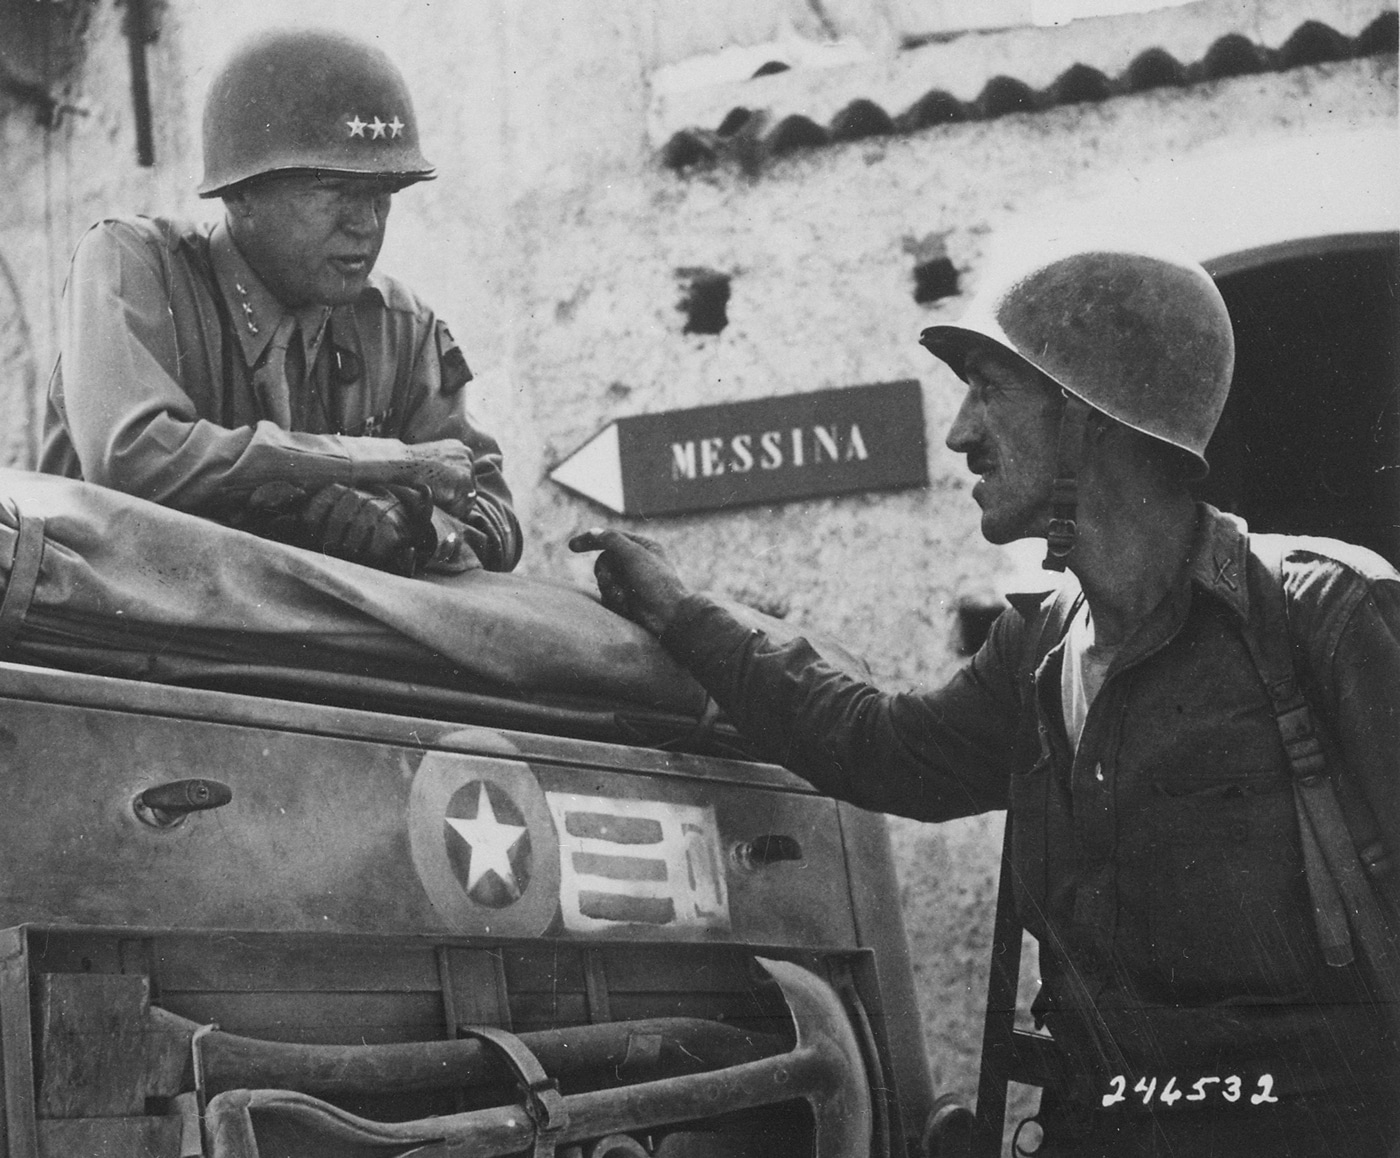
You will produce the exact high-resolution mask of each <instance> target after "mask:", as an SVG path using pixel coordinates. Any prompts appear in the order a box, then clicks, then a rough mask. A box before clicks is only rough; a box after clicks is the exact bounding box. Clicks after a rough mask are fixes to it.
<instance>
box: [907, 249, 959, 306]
mask: <svg viewBox="0 0 1400 1158" xmlns="http://www.w3.org/2000/svg"><path fill="white" fill-rule="evenodd" d="M957 293H958V271H957V267H956V266H954V265H953V263H952V262H951V261H949V260H948V259H947V258H946V257H936V258H934V259H933V260H932V261H921V262H920V263H919V264H918V265H916V266H915V267H914V300H915V301H916V302H918V303H919V305H921V306H926V305H928V304H929V303H930V302H936V301H938V300H939V299H940V298H951V297H955V296H957Z"/></svg>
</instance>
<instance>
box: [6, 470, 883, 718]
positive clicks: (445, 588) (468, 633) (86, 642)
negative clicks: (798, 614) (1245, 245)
mask: <svg viewBox="0 0 1400 1158" xmlns="http://www.w3.org/2000/svg"><path fill="white" fill-rule="evenodd" d="M39 520H42V525H40V523H39ZM22 524H24V525H25V526H26V527H27V530H26V533H25V534H23V535H21V531H20V529H21V525H22ZM40 536H41V541H42V548H41V549H39V548H37V547H36V546H35V544H37V543H38V542H40ZM26 544H27V545H28V548H29V549H28V550H26ZM36 551H37V552H38V553H37V554H36ZM26 560H27V561H28V563H29V570H30V571H31V572H32V573H33V582H32V588H31V585H30V583H29V582H28V581H27V580H28V577H27V576H26V574H25V571H26ZM36 560H37V571H35V570H34V568H33V564H34V562H35V561H36ZM0 576H3V578H4V581H5V585H6V589H5V593H4V603H3V604H0V636H4V635H8V636H9V641H8V647H6V648H5V649H4V651H3V652H2V653H0V654H3V657H4V658H6V659H10V660H14V661H18V662H29V663H40V664H58V665H60V666H65V667H75V666H77V667H82V668H83V669H85V670H89V671H106V672H109V673H110V674H116V675H124V676H138V677H144V678H150V679H157V680H159V679H170V678H180V676H181V675H182V674H183V673H187V672H188V671H190V670H194V669H199V668H200V667H201V665H209V664H229V665H238V664H244V665H258V666H261V667H267V666H272V667H283V668H286V669H288V670H292V669H315V670H321V671H334V672H341V673H347V674H355V675H362V676H374V677H380V678H386V679H398V680H412V681H421V682H425V683H432V684H437V685H440V686H445V687H452V688H456V689H459V690H464V691H474V692H484V693H490V694H494V695H518V696H523V697H530V696H542V697H546V698H548V697H550V696H559V697H565V698H573V697H583V698H586V699H588V700H590V701H593V700H596V701H607V702H620V703H628V704H638V705H644V706H646V707H648V708H654V709H658V710H663V711H668V712H676V713H681V714H685V715H694V716H697V717H698V716H700V715H701V714H702V713H703V712H704V709H705V704H706V696H705V693H704V691H703V690H702V689H701V688H700V687H699V686H698V685H697V684H695V683H694V681H693V680H691V678H690V677H689V676H688V675H687V674H686V673H685V672H684V671H683V670H682V669H681V668H680V667H679V666H678V665H677V664H676V663H675V662H674V661H672V660H671V659H670V657H669V656H667V655H666V653H665V652H664V651H662V649H661V648H660V647H659V646H658V645H657V644H656V642H655V640H653V639H652V638H651V636H650V635H648V634H647V633H646V632H645V631H643V630H642V629H641V628H640V627H637V626H636V625H635V624H633V623H630V622H629V621H627V620H625V619H623V618H621V617H620V616H617V615H614V614H613V613H612V612H610V611H608V610H606V609H605V608H604V607H603V606H602V605H601V604H600V603H599V602H598V601H597V600H596V598H594V597H593V596H592V595H591V594H590V593H588V592H585V591H583V590H581V589H579V588H576V587H573V586H569V585H565V584H559V583H551V582H548V581H543V580H537V579H530V578H527V577H523V576H517V575H499V574H494V573H491V572H486V571H471V572H467V573H466V574H463V575H456V576H442V577H428V578H417V579H407V578H403V577H401V576H397V575H390V574H387V573H385V572H382V571H376V570H373V569H371V568H368V567H362V566H359V565H357V564H354V563H346V562H344V561H342V560H338V559H332V558H329V557H326V556H322V555H320V554H317V553H315V552H312V551H305V550H301V549H299V548H296V547H289V546H286V545H284V544H281V543H276V542H271V541H268V540H265V539H260V538H257V537H255V536H253V535H249V534H247V533H245V532H242V531H237V530H232V529H230V528H228V527H224V526H221V525H219V524H217V523H213V522H209V521H208V520H205V519H201V518H198V517H195V516H192V515H187V514H182V513H181V512H179V511H174V510H171V509H169V508H166V507H162V506H158V505H156V504H154V503H149V502H146V501H145V500H142V499H137V498H133V497H132V496H130V495H125V494H122V493H120V492H118V491H113V490H108V489H106V488H104V487H98V486H93V485H91V484H88V483H82V482H75V481H72V480H69V479H63V478H57V477H54V476H50V475H41V474H34V473H30V472H25V471H15V470H3V469H0ZM21 588H23V589H21ZM745 614H746V615H747V616H748V617H749V618H750V619H751V620H752V621H753V622H754V623H755V624H758V625H761V626H763V627H764V628H765V629H767V630H770V631H772V632H773V633H775V634H776V635H778V636H779V637H790V636H791V635H793V634H794V632H793V629H792V628H791V627H788V626H787V625H784V624H782V623H781V622H779V621H776V620H770V619H768V618H767V617H763V616H759V615H758V614H757V613H754V612H745ZM827 648H828V650H829V651H832V652H833V653H834V658H836V659H837V661H838V662H841V663H843V666H847V667H858V666H859V664H858V661H856V660H854V659H853V658H852V657H850V656H849V655H847V654H846V653H844V652H841V651H840V649H839V648H834V647H833V646H831V645H827Z"/></svg>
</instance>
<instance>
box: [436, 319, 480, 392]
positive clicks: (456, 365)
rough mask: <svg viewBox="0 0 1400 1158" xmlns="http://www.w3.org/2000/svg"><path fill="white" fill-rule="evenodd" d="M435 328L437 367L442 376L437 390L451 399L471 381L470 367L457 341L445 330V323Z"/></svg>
mask: <svg viewBox="0 0 1400 1158" xmlns="http://www.w3.org/2000/svg"><path fill="white" fill-rule="evenodd" d="M436 326H437V333H436V339H437V350H438V366H439V368H440V370H441V374H442V377H441V385H440V386H439V387H438V388H439V389H440V390H441V391H442V393H443V394H444V395H446V396H447V397H448V398H451V397H452V396H453V395H454V394H456V393H458V392H459V391H460V390H461V389H462V387H463V386H465V385H466V384H467V383H468V382H470V381H471V380H472V372H471V367H469V366H468V365H467V358H466V355H465V354H463V353H462V348H461V347H460V346H459V345H457V340H456V339H455V338H454V337H453V336H452V331H451V330H449V329H448V328H447V323H446V322H438V323H436Z"/></svg>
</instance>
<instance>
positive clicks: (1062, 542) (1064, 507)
mask: <svg viewBox="0 0 1400 1158" xmlns="http://www.w3.org/2000/svg"><path fill="white" fill-rule="evenodd" d="M1061 392H1062V393H1063V395H1064V407H1063V409H1062V410H1061V411H1060V432H1059V438H1058V440H1057V443H1056V447H1055V483H1054V487H1053V488H1052V490H1051V492H1050V520H1049V522H1048V523H1047V524H1046V527H1045V561H1044V562H1043V563H1041V567H1042V568H1043V569H1044V570H1046V571H1063V570H1064V569H1065V567H1066V565H1067V564H1068V562H1069V556H1070V552H1071V551H1073V550H1074V543H1075V537H1076V535H1077V534H1078V531H1079V523H1078V521H1077V518H1076V514H1077V509H1078V506H1079V464H1080V462H1081V461H1082V460H1083V458H1084V434H1085V429H1086V427H1087V426H1088V423H1089V415H1090V414H1091V413H1092V412H1093V407H1091V406H1090V405H1089V404H1088V403H1087V402H1085V401H1084V400H1083V399H1082V398H1080V397H1078V396H1077V395H1075V394H1071V393H1070V392H1069V391H1068V390H1062V391H1061Z"/></svg>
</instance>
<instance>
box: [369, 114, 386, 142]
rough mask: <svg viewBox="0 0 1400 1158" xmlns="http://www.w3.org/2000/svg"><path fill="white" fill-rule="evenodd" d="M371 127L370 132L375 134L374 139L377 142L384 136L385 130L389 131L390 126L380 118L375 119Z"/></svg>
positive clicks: (371, 122)
mask: <svg viewBox="0 0 1400 1158" xmlns="http://www.w3.org/2000/svg"><path fill="white" fill-rule="evenodd" d="M369 127H370V130H371V131H372V132H373V133H374V139H375V140H376V141H377V140H379V138H380V137H382V136H383V135H384V130H385V129H387V128H388V127H389V126H388V125H386V124H385V123H384V122H383V121H381V120H380V119H379V118H378V117H375V118H374V120H372V121H370V123H369Z"/></svg>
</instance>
